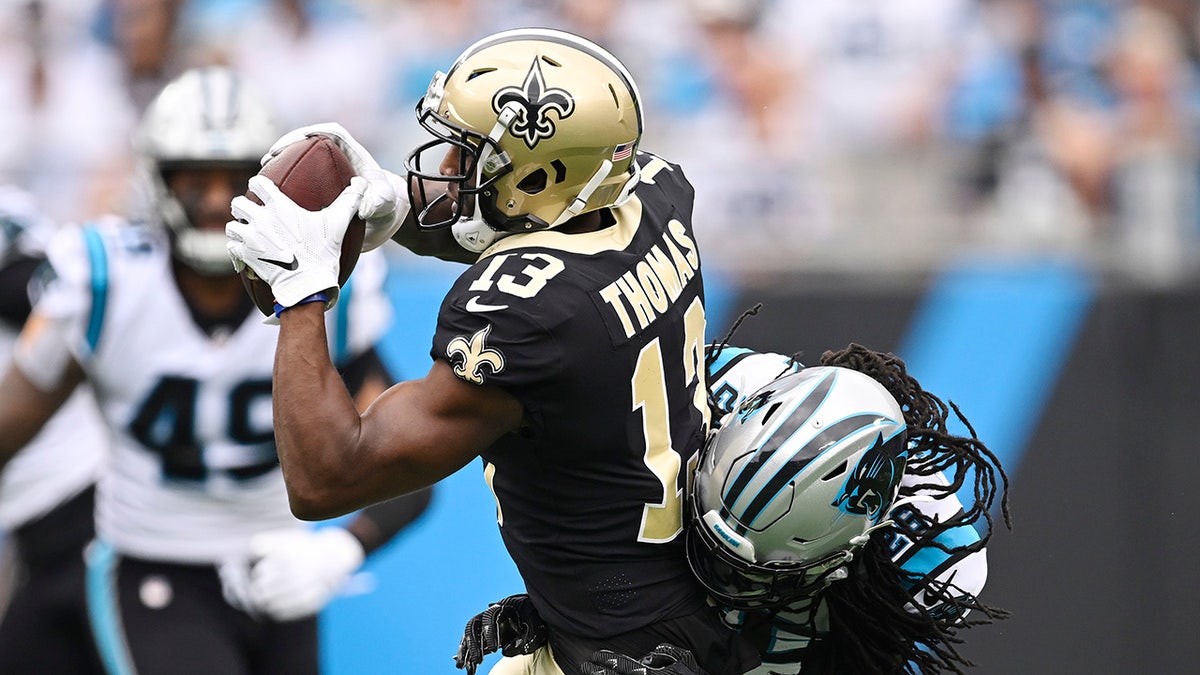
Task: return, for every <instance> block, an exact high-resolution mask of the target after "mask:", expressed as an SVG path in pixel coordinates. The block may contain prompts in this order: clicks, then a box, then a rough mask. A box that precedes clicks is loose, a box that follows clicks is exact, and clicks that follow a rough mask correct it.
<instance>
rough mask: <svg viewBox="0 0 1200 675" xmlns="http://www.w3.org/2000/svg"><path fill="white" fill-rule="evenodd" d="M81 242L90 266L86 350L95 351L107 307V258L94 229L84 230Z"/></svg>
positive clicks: (98, 234) (97, 233)
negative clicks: (89, 311)
mask: <svg viewBox="0 0 1200 675" xmlns="http://www.w3.org/2000/svg"><path fill="white" fill-rule="evenodd" d="M83 240H84V243H85V244H86V246H87V253H88V261H89V262H90V263H91V266H92V311H91V313H90V314H89V315H88V326H87V345H88V349H90V350H92V351H96V346H97V345H99V344H100V330H101V328H103V327H104V310H105V307H106V306H107V305H108V257H107V256H106V255H105V253H104V241H103V240H102V239H101V238H100V233H99V232H97V231H96V230H95V229H93V228H91V227H88V228H84V230H83Z"/></svg>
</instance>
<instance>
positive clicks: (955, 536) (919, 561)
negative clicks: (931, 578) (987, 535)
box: [900, 525, 979, 575]
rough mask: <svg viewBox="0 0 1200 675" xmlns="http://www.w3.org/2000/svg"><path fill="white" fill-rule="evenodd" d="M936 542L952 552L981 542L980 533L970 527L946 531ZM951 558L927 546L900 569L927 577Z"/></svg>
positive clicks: (935, 548)
mask: <svg viewBox="0 0 1200 675" xmlns="http://www.w3.org/2000/svg"><path fill="white" fill-rule="evenodd" d="M934 541H936V542H938V543H940V544H942V545H944V546H945V547H946V548H948V549H951V550H953V549H955V548H959V549H961V548H962V547H964V546H970V545H971V544H974V543H975V542H977V541H979V533H978V532H976V531H975V528H974V527H972V526H970V525H962V526H960V527H955V528H951V529H949V530H946V531H945V532H943V533H941V534H939V535H938V536H937V537H935V538H934ZM949 557H950V554H949V553H946V552H945V551H943V550H942V549H940V548H938V547H937V546H925V547H924V548H922V549H921V550H919V551H917V553H916V554H915V555H913V557H911V558H909V559H908V560H905V561H904V564H903V565H901V566H900V568H901V569H903V570H904V571H906V572H912V573H914V574H921V575H927V574H929V573H930V572H933V571H934V570H936V569H937V568H938V567H940V566H941V565H942V564H943V563H945V562H946V559H947V558H949Z"/></svg>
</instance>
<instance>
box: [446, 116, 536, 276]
mask: <svg viewBox="0 0 1200 675" xmlns="http://www.w3.org/2000/svg"><path fill="white" fill-rule="evenodd" d="M520 112H521V111H520V107H519V106H518V105H517V103H516V102H515V101H510V102H508V103H506V104H505V105H504V107H503V108H501V109H500V114H499V115H497V116H496V124H495V125H494V126H492V130H491V131H490V132H489V133H488V139H489V140H491V141H492V142H491V143H484V144H483V150H482V151H481V152H480V153H479V160H478V161H477V162H476V163H475V184H476V185H482V184H483V170H484V167H486V166H488V164H489V163H491V162H492V160H493V158H496V157H499V155H497V154H496V152H495V150H494V149H493V148H497V147H499V143H500V137H501V136H503V135H504V132H506V131H508V128H509V127H510V126H512V123H513V121H514V120H516V119H517V115H519V114H520ZM482 214H483V210H482V209H481V208H479V194H478V193H476V194H475V210H474V213H473V215H472V216H471V217H470V218H462V219H459V220H458V221H457V222H455V223H454V224H453V225H451V226H450V232H451V234H453V235H454V240H455V241H457V242H458V245H459V246H462V247H463V248H465V249H467V250H468V251H471V252H473V253H482V252H483V251H484V250H486V249H487V247H489V246H491V245H492V244H493V243H495V241H496V240H497V239H500V238H501V237H503V236H506V235H507V234H509V233H507V232H501V231H499V230H497V229H496V228H494V227H492V226H491V225H489V224H488V223H487V221H485V220H484V219H483V215H482Z"/></svg>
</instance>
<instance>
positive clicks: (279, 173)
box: [240, 136, 366, 316]
mask: <svg viewBox="0 0 1200 675" xmlns="http://www.w3.org/2000/svg"><path fill="white" fill-rule="evenodd" d="M258 174H259V175H260V176H266V177H267V178H270V179H271V182H273V183H275V185H277V186H278V187H279V191H280V192H282V193H283V194H285V195H287V196H288V197H289V198H291V200H292V201H294V202H296V204H297V205H298V206H300V207H301V208H303V209H307V210H309V211H320V210H321V209H323V208H325V207H326V206H329V205H330V204H332V203H333V201H334V200H335V199H337V197H338V195H340V194H341V193H342V190H344V189H346V187H347V186H349V185H350V179H351V178H353V177H354V167H353V166H351V165H350V158H348V157H346V153H344V152H342V149H341V148H339V147H338V146H337V143H334V142H333V141H332V140H330V139H329V138H326V137H325V136H309V137H308V138H305V139H304V140H302V141H297V142H295V143H292V144H291V145H289V146H287V147H285V148H284V149H283V150H282V151H281V152H280V153H279V154H278V155H275V156H274V157H272V158H271V159H269V160H268V161H267V163H266V164H264V165H263V167H262V169H261V170H260V171H259V172H258ZM246 196H247V197H249V198H250V199H251V200H252V201H254V202H255V203H258V204H261V203H262V201H260V200H259V198H258V197H257V196H256V195H254V194H253V193H251V192H249V191H247V192H246ZM365 234H366V223H364V222H363V220H362V219H361V218H359V217H358V216H355V217H354V218H352V219H351V220H350V225H349V226H347V227H346V236H345V238H344V239H342V255H341V267H340V269H339V271H338V286H342V285H344V284H345V283H346V280H347V279H349V278H350V273H351V272H352V271H354V265H355V264H357V263H358V254H359V251H360V250H361V249H362V243H363V236H364V235H365ZM240 276H241V278H242V285H243V286H245V287H246V293H248V294H249V295H250V299H251V300H253V301H254V304H255V306H257V307H258V309H259V311H261V312H262V313H263V315H265V316H271V315H273V314H274V313H275V295H274V294H273V293H272V292H271V287H270V286H268V285H267V283H266V282H265V281H263V280H262V279H259V278H258V276H257V275H255V274H254V270H252V269H250V268H249V267H245V268H243V269H242V271H241V273H240Z"/></svg>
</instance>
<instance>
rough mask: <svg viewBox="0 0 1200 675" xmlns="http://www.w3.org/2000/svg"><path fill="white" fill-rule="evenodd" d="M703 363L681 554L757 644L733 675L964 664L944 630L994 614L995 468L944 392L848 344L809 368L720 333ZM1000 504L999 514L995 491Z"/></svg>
mask: <svg viewBox="0 0 1200 675" xmlns="http://www.w3.org/2000/svg"><path fill="white" fill-rule="evenodd" d="M707 363H708V366H709V378H710V380H709V381H710V386H711V391H712V396H711V398H710V401H711V402H712V404H713V406H714V415H715V416H717V417H719V418H720V422H719V423H718V424H717V425H716V429H715V430H714V431H713V433H712V435H711V436H710V437H709V441H708V443H707V444H706V446H705V450H704V452H703V454H702V457H701V463H700V467H699V469H698V471H697V474H696V478H695V488H694V492H693V498H692V500H691V511H692V519H691V521H690V525H689V528H688V559H689V562H690V563H691V565H692V568H693V570H694V571H695V572H696V575H697V577H698V578H699V579H700V580H701V581H702V582H703V583H704V585H705V587H706V588H707V589H708V590H709V593H710V594H711V596H712V598H713V602H714V604H715V605H716V606H718V607H719V608H720V609H721V610H722V611H723V612H724V617H725V620H726V622H727V623H729V625H731V626H733V627H736V628H737V629H738V630H740V631H742V633H743V634H744V635H746V636H747V637H748V638H750V639H751V640H752V641H753V642H754V643H755V645H756V646H757V647H758V649H759V651H760V652H761V654H762V659H763V663H762V665H761V666H759V667H758V668H755V669H754V670H752V671H750V674H749V675H796V674H797V673H811V672H815V673H901V672H912V673H917V672H919V673H935V672H941V671H943V670H951V671H954V672H961V668H962V667H964V666H968V665H970V663H969V662H968V661H966V660H965V659H964V658H963V657H962V656H961V655H960V654H959V653H958V651H957V649H956V647H955V645H956V644H957V643H958V642H960V641H961V638H960V637H959V636H957V633H958V631H959V630H960V629H962V628H965V627H968V626H970V625H973V624H976V623H986V622H988V621H990V620H991V619H994V618H1001V617H1003V616H1004V615H1005V613H1004V612H1003V611H1002V610H998V609H996V608H990V607H987V606H985V605H983V604H982V603H980V602H979V600H978V596H979V593H980V591H981V590H982V588H983V585H984V582H985V581H986V578H987V558H986V543H987V540H988V538H989V536H990V532H991V527H992V520H991V515H990V511H989V509H990V507H991V505H992V503H993V501H994V499H995V496H996V490H997V487H998V484H997V482H996V481H997V479H999V480H1001V481H1003V484H1004V486H1005V487H1006V486H1007V479H1006V478H1005V476H1004V472H1003V469H1002V468H1001V467H1000V465H999V463H998V462H997V461H996V458H995V457H994V456H993V455H992V453H991V452H990V451H988V449H987V448H986V446H984V445H983V444H982V443H981V442H980V441H979V440H978V439H977V438H975V436H974V432H973V431H971V436H970V437H963V436H956V435H953V434H951V433H949V432H948V430H947V427H946V416H947V412H948V409H947V407H946V406H945V405H944V404H943V403H942V401H941V400H940V399H938V398H937V397H936V396H934V395H932V394H930V393H928V392H926V391H924V390H923V389H922V388H921V387H920V385H919V384H918V383H917V381H916V380H915V379H913V378H912V377H911V376H909V375H908V374H907V372H906V370H905V368H904V364H903V362H902V361H900V360H899V359H897V358H895V357H893V356H890V355H883V354H879V353H877V352H873V351H870V350H868V349H865V348H863V347H862V346H860V345H851V346H850V347H848V348H847V349H845V350H842V351H840V352H837V353H834V352H827V353H826V354H825V355H823V357H822V364H823V365H821V366H817V367H811V368H801V367H800V365H799V364H798V363H797V362H796V361H795V360H794V359H792V358H790V357H786V356H783V355H780V354H766V353H756V352H753V351H750V350H746V349H739V348H730V347H720V346H718V347H716V348H712V349H710V350H709V358H708V359H707ZM955 412H956V414H958V411H957V409H955ZM960 419H962V421H963V422H964V423H966V420H965V419H963V418H962V417H961V414H960ZM967 427H968V429H970V425H969V424H967ZM947 473H949V474H951V475H953V476H956V477H957V478H956V480H954V481H950V480H947V478H946V474H947ZM968 477H969V478H968ZM965 480H972V481H973V482H974V486H973V487H974V491H973V494H974V497H975V502H974V503H973V504H972V505H971V506H970V507H969V508H966V509H964V507H963V504H962V502H961V501H960V500H959V498H958V497H957V491H958V489H959V487H961V486H962V484H963V481H965ZM1001 505H1002V512H1003V514H1004V516H1005V519H1006V522H1007V516H1008V510H1007V493H1006V490H1005V491H1003V492H1002V494H1001ZM976 526H979V527H980V528H982V530H983V531H982V534H981V532H980V531H979V530H978V529H976ZM498 604H499V603H498ZM972 612H975V613H974V614H972ZM980 615H982V616H980ZM481 616H483V615H481ZM525 621H527V622H531V621H535V619H533V618H531V617H525ZM497 628H499V627H498V626H497ZM507 632H508V636H506V637H502V638H501V642H503V641H504V640H506V639H512V637H513V636H514V635H515V633H514V632H513V631H511V629H508V630H507ZM501 647H503V644H501ZM689 659H690V655H689V654H687V653H686V652H684V651H682V650H679V649H678V648H676V647H673V646H670V645H665V646H660V648H659V649H657V650H655V651H654V652H652V653H650V654H648V655H646V656H645V657H643V658H641V659H634V658H631V657H629V656H628V655H625V654H620V653H619V652H615V651H612V650H607V651H603V652H599V653H597V654H596V655H595V656H594V657H593V658H592V660H591V661H589V662H588V663H587V664H585V666H584V670H585V672H587V673H589V675H630V674H633V673H637V674H639V675H640V674H642V673H675V674H677V675H695V674H697V673H699V672H700V671H699V670H697V668H696V666H695V663H694V661H691V660H689Z"/></svg>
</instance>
